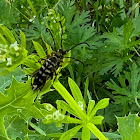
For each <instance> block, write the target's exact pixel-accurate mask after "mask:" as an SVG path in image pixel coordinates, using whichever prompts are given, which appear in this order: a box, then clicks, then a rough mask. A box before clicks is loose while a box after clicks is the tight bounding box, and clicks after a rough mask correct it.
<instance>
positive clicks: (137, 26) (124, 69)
mask: <svg viewBox="0 0 140 140" xmlns="http://www.w3.org/2000/svg"><path fill="white" fill-rule="evenodd" d="M59 21H61V22H62V25H63V32H64V34H63V36H62V38H63V49H64V50H68V49H70V48H72V47H73V46H75V45H76V44H78V43H82V42H86V43H88V44H89V45H90V47H87V45H85V44H82V45H79V46H78V47H76V48H74V49H73V50H72V51H71V52H70V53H69V54H67V56H71V58H75V59H78V60H80V61H82V62H83V63H84V65H82V64H81V63H80V62H79V61H75V60H73V59H67V58H65V59H64V62H63V65H62V68H60V69H59V70H58V71H59V75H58V77H59V81H60V83H61V84H62V85H63V86H64V87H65V88H66V89H67V91H68V92H70V89H71V92H70V93H72V94H73V93H74V94H73V96H74V95H75V96H76V94H77V96H80V97H79V98H77V97H75V96H74V97H73V98H74V101H76V103H78V102H79V101H82V103H83V105H84V111H83V112H84V113H85V114H86V113H87V112H88V111H89V110H88V107H89V106H90V105H92V104H95V103H101V101H103V100H104V98H109V99H110V101H109V105H108V102H107V101H106V102H104V105H103V107H102V108H98V109H97V110H98V111H97V110H96V111H95V114H96V113H97V120H96V121H93V120H92V123H93V124H96V125H97V128H98V130H100V131H102V132H103V135H104V136H105V137H106V138H108V139H109V140H116V139H122V140H128V139H130V140H137V139H138V138H139V137H140V132H139V129H140V128H139V125H138V124H139V122H140V119H139V109H140V103H139V102H140V59H139V58H140V53H139V52H140V51H139V47H140V3H139V0H130V1H128V0H120V1H119V0H114V1H109V0H96V1H92V0H75V1H74V0H59V1H58V0H53V1H52V0H20V1H18V0H1V1H0V112H1V114H0V139H1V140H7V139H11V140H16V139H21V140H28V139H29V140H30V139H40V140H49V139H51V138H52V137H54V139H55V140H57V139H63V140H64V139H74V138H79V139H83V140H84V139H85V138H86V139H87V140H88V139H97V138H98V139H102V138H104V137H102V134H101V133H100V132H99V133H98V131H96V132H92V131H93V130H94V128H93V126H90V125H87V126H88V129H87V126H86V125H83V124H82V123H81V122H80V121H85V120H84V117H83V118H79V120H78V119H77V117H79V116H78V115H77V114H78V113H79V112H78V111H77V112H76V111H75V110H74V106H72V105H71V104H70V103H69V102H68V98H67V97H65V96H64V95H63V94H61V90H60V89H59V88H58V87H57V86H56V85H57V82H56V85H55V84H54V87H53V81H52V80H48V81H47V82H46V84H45V86H44V88H43V89H42V91H41V92H40V93H37V92H35V93H34V92H33V91H32V90H31V75H32V73H33V72H34V71H35V70H37V69H39V68H40V67H41V64H40V63H37V62H38V60H39V59H40V58H47V55H48V54H49V55H50V54H51V52H52V51H57V50H58V49H60V47H61V43H60V42H61V28H60V25H59ZM46 27H47V28H49V29H50V30H51V31H52V34H53V36H54V39H55V42H56V46H54V42H53V39H52V37H51V35H50V34H49V33H48V32H46ZM15 42H16V43H15ZM14 44H17V46H16V47H15V46H14ZM12 46H14V47H12ZM17 47H18V48H17ZM9 58H10V59H11V60H12V65H9V64H8V63H10V62H8V59H9ZM69 61H70V62H69ZM60 70H61V72H60ZM68 77H71V78H72V80H73V82H72V81H71V82H72V83H70V81H69V82H68ZM57 80H58V79H57ZM74 81H75V83H74ZM58 85H59V84H58ZM59 86H60V85H59ZM73 87H74V88H73ZM78 87H79V88H80V89H79V88H78ZM80 90H81V91H80ZM58 92H59V93H58ZM65 93H66V92H65ZM78 93H79V94H78ZM37 94H39V95H38V98H37V101H36V102H34V99H35V97H36V95H37ZM68 96H69V95H68ZM61 99H65V100H66V102H63V101H62V102H61V101H60V100H61ZM71 101H72V100H71ZM93 102H95V103H93ZM46 103H49V104H51V105H53V106H54V108H55V109H54V110H57V109H58V110H61V109H62V110H63V111H62V112H63V113H62V112H61V113H62V114H65V113H66V112H68V113H67V114H66V115H68V116H69V117H68V116H67V120H65V121H54V122H51V123H50V124H48V121H45V119H46V118H45V117H46V115H47V114H48V113H49V112H48V110H46V108H45V105H46ZM67 103H68V104H67ZM73 103H74V102H73ZM75 105H76V104H75ZM97 105H98V104H97ZM107 105H108V106H107ZM106 106H107V107H106ZM92 107H93V108H94V105H92ZM105 107H106V108H105ZM60 108H61V109H60ZM75 108H76V107H75ZM94 109H95V108H94ZM94 109H93V110H92V111H93V112H94ZM99 109H102V110H99ZM65 110H66V111H65ZM79 111H80V110H79ZM92 111H91V112H92ZM64 112H65V113H64ZM71 114H72V115H71ZM85 114H84V115H85ZM89 114H90V113H89ZM89 114H88V113H87V114H86V115H87V116H88V115H89ZM91 114H92V113H91ZM93 114H94V113H93ZM95 114H94V115H95ZM84 115H83V116H84ZM73 116H75V117H73ZM94 117H95V118H96V116H94ZM98 117H99V118H98ZM103 118H104V120H103ZM74 119H75V120H74ZM76 119H77V120H76ZM102 120H103V121H102ZM86 121H87V120H86ZM88 121H89V122H88ZM88 121H87V123H91V122H90V119H89V120H88ZM73 122H75V123H73ZM97 122H98V123H97ZM55 124H57V126H56V125H55ZM62 124H63V125H62ZM77 124H78V125H77ZM95 130H97V129H96V128H95ZM70 131H71V132H70ZM78 131H79V132H78ZM77 132H78V133H77ZM90 132H92V133H93V134H94V135H93V134H92V133H91V135H90ZM128 133H129V135H128ZM68 134H69V137H67V136H68ZM70 134H71V136H70ZM86 135H87V137H86ZM102 140H103V139H102Z"/></svg>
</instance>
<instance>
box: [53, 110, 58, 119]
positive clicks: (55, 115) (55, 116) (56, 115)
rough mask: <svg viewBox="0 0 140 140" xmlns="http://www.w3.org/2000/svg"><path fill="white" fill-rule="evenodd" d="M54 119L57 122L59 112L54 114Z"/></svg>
mask: <svg viewBox="0 0 140 140" xmlns="http://www.w3.org/2000/svg"><path fill="white" fill-rule="evenodd" d="M53 119H54V120H57V119H58V113H57V111H55V112H54V113H53Z"/></svg>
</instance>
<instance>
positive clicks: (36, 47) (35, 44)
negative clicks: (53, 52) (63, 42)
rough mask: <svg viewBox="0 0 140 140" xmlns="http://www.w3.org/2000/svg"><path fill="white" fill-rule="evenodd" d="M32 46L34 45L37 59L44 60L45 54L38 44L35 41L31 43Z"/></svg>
mask: <svg viewBox="0 0 140 140" xmlns="http://www.w3.org/2000/svg"><path fill="white" fill-rule="evenodd" d="M33 44H34V47H35V49H36V51H37V54H38V55H39V57H40V58H46V53H45V51H44V49H43V47H42V46H41V45H40V44H39V43H38V42H35V41H33Z"/></svg>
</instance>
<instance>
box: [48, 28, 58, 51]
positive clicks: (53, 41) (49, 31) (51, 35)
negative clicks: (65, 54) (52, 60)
mask: <svg viewBox="0 0 140 140" xmlns="http://www.w3.org/2000/svg"><path fill="white" fill-rule="evenodd" d="M46 31H49V33H50V35H51V37H52V39H53V43H54V47H55V49H56V43H55V40H54V37H53V34H52V32H51V30H50V29H49V28H46Z"/></svg>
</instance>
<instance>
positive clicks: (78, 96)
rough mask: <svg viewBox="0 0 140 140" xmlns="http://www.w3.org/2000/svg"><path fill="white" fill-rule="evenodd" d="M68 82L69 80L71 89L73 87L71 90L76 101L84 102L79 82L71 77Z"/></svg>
mask: <svg viewBox="0 0 140 140" xmlns="http://www.w3.org/2000/svg"><path fill="white" fill-rule="evenodd" d="M68 82H69V86H70V89H71V92H72V95H73V97H74V99H75V101H76V102H77V103H78V102H79V101H81V102H83V103H84V99H83V96H82V93H81V91H80V89H79V87H78V86H77V84H76V83H75V82H74V81H73V80H72V79H71V78H69V79H68Z"/></svg>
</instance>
